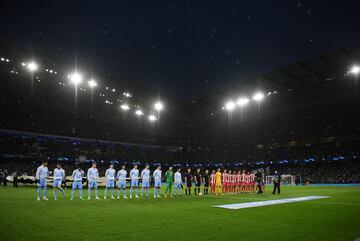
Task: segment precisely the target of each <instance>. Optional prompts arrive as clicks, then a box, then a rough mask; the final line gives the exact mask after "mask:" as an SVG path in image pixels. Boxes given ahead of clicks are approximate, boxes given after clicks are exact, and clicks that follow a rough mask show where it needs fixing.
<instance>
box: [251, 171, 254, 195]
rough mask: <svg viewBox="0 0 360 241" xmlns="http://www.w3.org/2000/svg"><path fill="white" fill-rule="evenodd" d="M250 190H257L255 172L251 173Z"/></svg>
mask: <svg viewBox="0 0 360 241" xmlns="http://www.w3.org/2000/svg"><path fill="white" fill-rule="evenodd" d="M250 191H251V192H255V174H254V173H251V174H250Z"/></svg>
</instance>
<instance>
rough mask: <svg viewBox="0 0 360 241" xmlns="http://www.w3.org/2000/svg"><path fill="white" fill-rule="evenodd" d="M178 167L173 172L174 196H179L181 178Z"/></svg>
mask: <svg viewBox="0 0 360 241" xmlns="http://www.w3.org/2000/svg"><path fill="white" fill-rule="evenodd" d="M180 171H181V170H180V168H179V169H178V170H177V171H176V172H175V175H174V196H177V195H178V196H181V186H182V178H181V172H180Z"/></svg>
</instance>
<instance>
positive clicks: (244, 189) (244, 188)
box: [241, 170, 246, 193]
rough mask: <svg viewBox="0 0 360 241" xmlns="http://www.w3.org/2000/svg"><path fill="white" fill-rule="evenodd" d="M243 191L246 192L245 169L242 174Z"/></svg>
mask: <svg viewBox="0 0 360 241" xmlns="http://www.w3.org/2000/svg"><path fill="white" fill-rule="evenodd" d="M241 191H242V192H243V193H244V192H246V172H245V170H243V171H242V174H241Z"/></svg>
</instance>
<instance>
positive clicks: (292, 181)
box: [266, 175, 296, 185]
mask: <svg viewBox="0 0 360 241" xmlns="http://www.w3.org/2000/svg"><path fill="white" fill-rule="evenodd" d="M273 181H274V176H266V184H267V185H270V184H273ZM281 184H282V185H296V176H294V175H281Z"/></svg>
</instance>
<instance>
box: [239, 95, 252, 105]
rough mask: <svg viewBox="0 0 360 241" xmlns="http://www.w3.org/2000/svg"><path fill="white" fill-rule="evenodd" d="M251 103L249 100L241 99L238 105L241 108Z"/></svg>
mask: <svg viewBox="0 0 360 241" xmlns="http://www.w3.org/2000/svg"><path fill="white" fill-rule="evenodd" d="M249 101H250V100H249V98H246V97H241V98H239V99H238V101H237V102H236V104H238V105H239V106H245V105H246V104H247V103H249Z"/></svg>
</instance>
